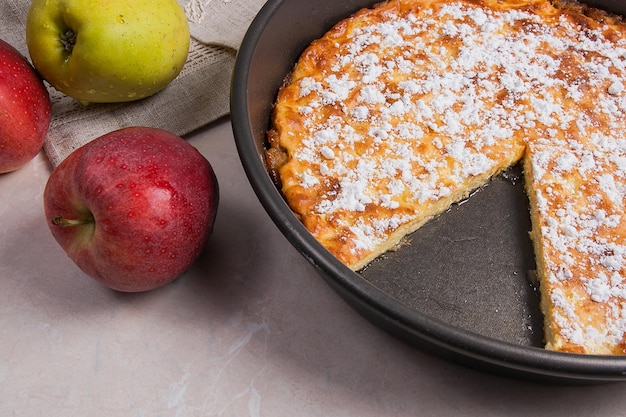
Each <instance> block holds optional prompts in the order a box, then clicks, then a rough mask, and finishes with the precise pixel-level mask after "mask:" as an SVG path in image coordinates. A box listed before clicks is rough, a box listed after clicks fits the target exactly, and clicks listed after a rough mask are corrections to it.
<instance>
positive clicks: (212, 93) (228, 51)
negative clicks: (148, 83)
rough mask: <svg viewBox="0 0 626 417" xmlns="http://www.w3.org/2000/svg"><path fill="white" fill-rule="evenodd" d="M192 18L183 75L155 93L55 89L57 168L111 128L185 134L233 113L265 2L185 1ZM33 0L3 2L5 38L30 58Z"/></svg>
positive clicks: (49, 141) (52, 141)
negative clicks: (242, 55) (76, 94)
mask: <svg viewBox="0 0 626 417" xmlns="http://www.w3.org/2000/svg"><path fill="white" fill-rule="evenodd" d="M179 3H180V5H181V6H182V7H183V8H184V10H185V13H186V15H187V18H188V20H189V27H190V30H191V35H192V39H191V45H190V49H189V57H188V59H187V63H186V64H185V66H184V67H183V70H182V71H181V73H180V74H179V76H178V77H177V78H176V79H175V80H174V81H172V83H170V85H169V86H168V87H166V88H165V89H164V90H162V91H161V92H159V93H157V94H155V95H154V96H152V97H148V98H146V99H143V100H139V101H135V102H129V103H115V104H90V105H88V106H84V105H82V104H80V103H79V102H78V101H76V100H74V99H72V98H70V97H68V96H66V95H64V94H62V93H60V92H58V91H56V90H55V89H53V88H52V87H49V86H48V87H49V92H50V98H51V101H52V120H51V123H50V130H49V132H48V136H47V138H46V141H45V143H44V151H45V153H46V155H47V156H48V158H49V159H50V162H51V163H52V166H53V167H56V166H57V165H58V164H59V163H60V162H61V161H62V160H63V159H65V157H67V156H68V155H69V154H70V153H71V152H72V151H74V150H75V149H77V148H79V147H80V146H82V145H84V144H85V143H87V142H89V141H91V140H93V139H95V138H97V137H98V136H101V135H103V134H105V133H108V132H110V131H113V130H116V129H120V128H122V127H127V126H150V127H158V128H162V129H166V130H169V131H170V132H173V133H175V134H177V135H184V134H186V133H189V132H191V131H193V130H195V129H197V128H199V127H202V126H204V125H206V124H208V123H210V122H212V121H214V120H216V119H218V118H220V117H222V116H225V115H227V114H228V111H229V92H230V81H231V75H232V69H233V66H234V62H235V55H236V51H237V48H238V47H239V45H240V43H241V41H242V39H243V37H244V35H245V33H246V30H247V29H248V26H249V25H250V23H251V22H252V20H253V19H254V16H256V14H257V13H258V11H259V10H260V9H261V7H262V6H263V4H264V3H265V0H179ZM29 5H30V1H29V0H3V1H2V2H0V39H2V40H4V41H6V42H8V43H10V44H11V45H12V46H13V47H15V48H16V49H17V50H19V51H20V52H21V53H22V54H23V55H24V56H26V57H28V49H27V47H26V38H25V22H26V14H27V12H28V7H29Z"/></svg>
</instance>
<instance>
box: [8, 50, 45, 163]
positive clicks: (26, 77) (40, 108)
mask: <svg viewBox="0 0 626 417" xmlns="http://www.w3.org/2000/svg"><path fill="white" fill-rule="evenodd" d="M49 126H50V96H49V95H48V90H46V87H45V86H44V84H43V81H42V80H41V78H40V77H39V74H37V73H36V72H35V69H34V68H33V66H32V65H31V64H30V63H29V62H28V61H27V60H26V58H25V57H24V56H23V55H22V54H20V53H19V52H18V51H17V50H16V49H15V48H13V47H12V46H11V45H9V44H8V43H6V42H5V41H3V40H2V39H0V174H2V173H5V172H10V171H15V170H16V169H18V168H21V167H22V166H24V165H26V163H27V162H29V161H30V160H31V159H33V158H34V157H35V155H37V153H39V151H40V150H41V147H42V146H43V141H44V139H45V138H46V134H47V133H48V127H49Z"/></svg>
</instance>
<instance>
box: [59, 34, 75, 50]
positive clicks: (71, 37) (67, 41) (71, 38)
mask: <svg viewBox="0 0 626 417" xmlns="http://www.w3.org/2000/svg"><path fill="white" fill-rule="evenodd" d="M61 43H62V44H63V48H65V50H66V51H68V52H72V49H74V45H76V32H74V31H73V30H71V29H69V30H68V31H67V32H65V33H62V34H61Z"/></svg>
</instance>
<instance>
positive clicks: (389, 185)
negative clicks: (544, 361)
mask: <svg viewBox="0 0 626 417" xmlns="http://www.w3.org/2000/svg"><path fill="white" fill-rule="evenodd" d="M625 35H626V24H624V23H623V22H622V21H621V19H620V18H619V17H617V16H613V15H610V14H608V13H605V12H602V11H599V10H596V9H592V8H588V7H586V6H584V5H582V4H578V3H575V2H571V1H567V2H564V1H560V2H555V1H546V0H393V1H388V2H384V3H380V4H378V5H376V6H374V7H373V8H371V9H363V10H361V11H359V12H357V13H356V14H354V15H353V16H351V17H349V18H347V19H345V20H343V21H341V22H339V23H338V24H337V25H336V26H335V27H333V28H332V29H331V30H330V31H329V32H328V33H327V34H326V35H324V36H323V37H322V38H321V39H319V40H316V41H314V42H313V43H312V44H311V45H310V47H309V48H307V49H306V50H305V51H304V53H303V54H302V56H301V57H300V59H299V61H298V62H297V64H296V65H295V67H294V69H293V71H292V72H291V73H290V74H289V76H288V78H287V79H286V81H285V84H284V86H283V87H282V88H281V89H280V91H279V94H278V98H277V101H276V106H275V111H274V115H273V126H272V129H271V130H270V131H269V133H268V138H269V145H270V146H269V147H268V150H267V152H266V160H267V163H268V166H269V168H270V171H271V172H272V174H273V175H274V177H275V179H276V181H277V183H278V184H279V185H280V187H281V189H282V192H283V194H284V196H285V199H286V200H287V202H288V203H289V205H290V207H291V208H292V210H293V211H294V212H295V213H296V215H298V216H299V218H300V219H301V220H302V222H303V223H304V225H305V226H306V227H307V229H308V230H309V231H310V232H311V233H312V234H313V235H314V236H315V237H316V238H317V239H318V240H319V241H320V242H321V243H322V244H323V245H324V246H325V247H326V248H327V249H328V250H329V251H330V252H331V253H333V254H334V255H335V256H336V257H337V258H338V259H340V260H341V261H342V262H343V263H345V264H346V265H347V266H349V267H350V268H352V269H353V270H359V269H362V268H364V267H366V266H367V264H368V263H370V262H371V261H372V260H374V259H375V258H376V257H378V256H379V255H381V254H382V253H384V252H386V251H388V250H392V249H394V248H395V247H396V246H397V245H398V244H400V243H401V241H402V239H403V238H404V237H405V236H406V235H407V234H409V233H411V232H413V231H415V230H416V229H418V228H419V227H420V226H421V225H423V224H424V223H425V222H427V221H428V220H429V219H432V218H433V217H434V216H437V215H439V214H441V213H442V212H443V211H445V210H446V209H448V207H449V206H450V205H451V204H452V203H454V202H457V201H459V200H461V199H464V198H466V197H467V196H468V195H469V194H470V193H471V192H472V191H473V190H475V189H476V188H478V187H480V186H481V185H483V184H484V183H485V182H487V181H488V180H489V179H490V178H491V177H493V176H494V175H496V174H498V173H499V172H501V171H503V170H505V169H506V168H508V167H510V166H511V165H513V164H516V163H517V162H519V161H520V160H523V163H524V172H525V176H526V185H527V193H528V195H529V199H530V203H531V207H530V210H531V219H532V224H533V230H532V233H531V236H532V239H533V242H534V247H535V255H536V259H537V268H538V275H539V279H540V290H541V297H542V303H541V305H542V310H543V312H544V315H545V335H546V347H547V348H549V349H554V350H561V351H568V352H579V353H594V354H621V353H626V341H625V332H626V282H625V279H626V261H625V257H626V218H624V214H623V213H624V204H625V203H626V137H625V132H626V118H625V114H624V113H625V112H626V90H625V87H626V84H625V83H626V36H625Z"/></svg>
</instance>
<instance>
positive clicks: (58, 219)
mask: <svg viewBox="0 0 626 417" xmlns="http://www.w3.org/2000/svg"><path fill="white" fill-rule="evenodd" d="M87 223H93V219H77V220H71V219H66V218H64V217H63V216H54V217H53V218H52V224H53V225H54V226H61V227H69V226H80V225H82V224H87Z"/></svg>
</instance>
